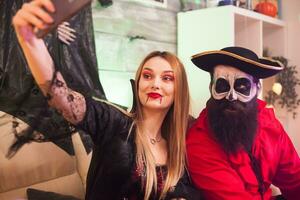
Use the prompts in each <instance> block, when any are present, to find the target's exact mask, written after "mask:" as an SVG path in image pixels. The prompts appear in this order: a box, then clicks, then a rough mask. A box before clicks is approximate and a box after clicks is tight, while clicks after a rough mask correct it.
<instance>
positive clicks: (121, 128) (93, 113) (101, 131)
mask: <svg viewBox="0 0 300 200" xmlns="http://www.w3.org/2000/svg"><path fill="white" fill-rule="evenodd" d="M131 125H132V118H131V116H130V114H129V113H127V112H126V111H125V110H123V109H121V108H119V107H117V106H115V105H113V104H112V103H110V102H107V101H105V100H100V99H95V98H91V97H86V113H85V117H84V119H83V120H82V121H81V122H80V123H78V124H77V125H76V127H77V128H79V129H81V130H83V131H85V132H87V133H89V134H90V135H91V137H92V140H93V142H94V144H95V145H97V144H100V143H103V142H104V143H105V142H106V141H108V140H110V139H111V138H112V137H113V136H114V135H116V134H122V135H125V136H127V134H128V131H129V129H130V127H131Z"/></svg>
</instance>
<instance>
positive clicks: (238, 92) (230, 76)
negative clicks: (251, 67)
mask: <svg viewBox="0 0 300 200" xmlns="http://www.w3.org/2000/svg"><path fill="white" fill-rule="evenodd" d="M211 94H212V97H213V98H214V99H215V100H221V99H224V98H226V99H227V100H229V101H235V100H239V101H241V102H244V103H246V102H249V101H250V100H252V99H253V97H255V96H256V95H257V84H256V83H255V82H254V80H253V77H252V76H251V75H249V74H246V73H245V72H242V71H240V70H238V69H236V68H234V67H230V66H224V65H217V66H216V67H215V69H214V73H213V82H212V87H211Z"/></svg>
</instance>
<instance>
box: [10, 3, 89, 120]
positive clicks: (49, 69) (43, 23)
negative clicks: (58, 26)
mask: <svg viewBox="0 0 300 200" xmlns="http://www.w3.org/2000/svg"><path fill="white" fill-rule="evenodd" d="M54 11H55V8H54V6H53V5H52V3H51V1H50V0H33V1H31V2H30V3H24V4H23V6H22V8H21V9H20V10H19V11H18V12H17V14H16V15H15V16H14V18H13V25H14V28H15V31H16V34H17V37H18V40H19V43H20V45H21V48H22V50H23V52H24V55H25V57H26V60H27V63H28V65H29V68H30V70H31V72H32V75H33V77H34V79H35V81H36V82H37V84H38V85H39V87H40V89H41V90H42V92H43V94H44V95H45V96H47V97H48V99H49V104H50V105H51V106H53V107H55V108H56V109H57V110H58V111H59V112H61V113H62V114H63V116H64V117H65V118H66V120H68V121H69V122H71V123H73V124H77V123H78V122H80V121H81V120H82V119H83V117H84V115H85V112H86V105H85V98H84V97H83V96H82V95H81V94H80V93H78V92H75V91H73V90H71V89H69V88H68V87H67V84H66V82H65V80H64V79H63V77H62V75H61V73H60V72H55V67H54V62H53V60H52V58H51V56H50V54H49V52H48V49H47V48H46V45H45V43H44V41H43V40H42V39H39V38H37V37H36V36H35V34H34V31H33V30H34V27H37V28H39V29H44V28H46V27H47V24H50V23H52V22H53V19H52V18H51V16H50V15H49V14H48V12H54Z"/></svg>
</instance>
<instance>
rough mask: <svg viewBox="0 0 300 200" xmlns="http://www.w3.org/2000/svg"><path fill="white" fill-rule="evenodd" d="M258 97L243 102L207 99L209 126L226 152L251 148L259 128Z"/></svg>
mask: <svg viewBox="0 0 300 200" xmlns="http://www.w3.org/2000/svg"><path fill="white" fill-rule="evenodd" d="M256 100H257V98H256V97H254V98H253V99H252V100H251V101H249V102H247V103H243V102H240V101H233V102H230V101H228V100H227V99H222V100H215V99H213V98H210V99H209V100H208V101H207V104H206V106H207V111H208V121H209V126H210V128H211V130H212V132H213V133H214V136H215V138H216V139H217V141H218V142H219V143H220V144H221V146H222V147H223V148H224V150H225V152H226V153H236V152H237V151H238V150H239V149H240V148H245V149H246V150H247V151H250V150H251V147H252V144H253V140H254V137H255V134H256V129H257V112H258V110H257V101H256Z"/></svg>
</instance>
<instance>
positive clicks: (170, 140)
mask: <svg viewBox="0 0 300 200" xmlns="http://www.w3.org/2000/svg"><path fill="white" fill-rule="evenodd" d="M156 56H158V57H161V58H163V59H165V60H166V61H167V62H168V63H169V64H170V65H171V67H172V69H173V71H174V77H175V79H174V86H175V87H174V88H175V90H174V102H173V105H172V106H171V107H170V109H169V111H168V113H167V115H166V117H165V119H164V121H163V124H162V127H161V131H162V134H164V137H165V139H166V140H167V150H168V159H167V169H168V174H167V178H166V180H165V183H164V187H163V190H162V193H161V195H160V199H163V198H164V197H165V195H166V194H167V192H168V190H169V189H170V188H171V187H172V186H175V185H176V184H177V182H178V180H179V179H180V177H181V176H182V174H183V173H184V168H185V155H186V150H185V149H186V148H185V133H186V130H187V125H188V116H189V107H190V95H189V90H188V82H187V77H186V72H185V70H184V66H183V64H182V63H181V61H180V60H179V59H178V58H177V56H175V55H174V54H172V53H169V52H160V51H154V52H152V53H150V54H149V55H148V56H147V57H146V58H145V59H144V60H143V61H142V63H141V64H140V66H139V68H138V70H137V72H136V76H135V91H138V90H139V87H138V86H139V81H140V77H141V72H142V69H143V66H144V64H145V63H146V62H147V61H148V60H149V59H150V58H153V57H156ZM135 101H136V108H135V113H134V122H135V124H136V136H135V143H136V148H137V154H136V163H137V166H138V167H139V168H140V169H144V170H145V172H146V180H145V182H144V183H142V184H145V185H144V186H145V187H144V191H145V196H144V199H149V197H150V195H151V192H152V190H153V188H154V191H155V192H157V175H156V166H155V159H154V157H153V155H152V153H151V150H150V147H149V143H148V138H147V137H146V135H145V134H143V133H142V131H141V127H142V126H141V125H142V119H143V116H142V105H141V103H140V100H139V96H138V92H136V95H135Z"/></svg>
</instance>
